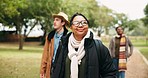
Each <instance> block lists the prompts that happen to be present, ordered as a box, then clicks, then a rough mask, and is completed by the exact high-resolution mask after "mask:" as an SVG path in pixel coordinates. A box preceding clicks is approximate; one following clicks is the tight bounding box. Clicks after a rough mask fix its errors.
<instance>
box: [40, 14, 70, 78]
mask: <svg viewBox="0 0 148 78" xmlns="http://www.w3.org/2000/svg"><path fill="white" fill-rule="evenodd" d="M53 18H54V21H53V26H54V27H53V28H54V30H53V31H51V32H50V33H49V34H48V36H47V37H46V41H45V45H44V51H43V54H42V60H41V67H40V78H50V73H51V72H50V71H51V65H52V64H53V63H54V61H55V58H58V57H57V56H56V55H57V49H58V46H59V42H60V39H61V37H62V36H65V35H66V34H67V32H68V30H67V29H66V27H65V26H66V25H68V23H69V22H68V16H67V15H66V14H65V13H64V12H59V13H58V14H54V15H53Z"/></svg>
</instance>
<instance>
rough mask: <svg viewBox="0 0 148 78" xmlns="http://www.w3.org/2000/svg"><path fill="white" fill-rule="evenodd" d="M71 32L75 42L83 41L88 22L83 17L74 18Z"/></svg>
mask: <svg viewBox="0 0 148 78" xmlns="http://www.w3.org/2000/svg"><path fill="white" fill-rule="evenodd" d="M71 30H72V32H73V34H74V37H75V38H76V39H77V40H81V39H83V37H84V36H85V35H86V34H87V31H88V22H87V21H86V20H85V18H84V17H83V16H76V17H74V19H73V21H72V26H71Z"/></svg>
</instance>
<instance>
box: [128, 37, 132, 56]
mask: <svg viewBox="0 0 148 78" xmlns="http://www.w3.org/2000/svg"><path fill="white" fill-rule="evenodd" d="M127 39H128V45H129V47H130V54H129V56H128V57H130V56H131V55H132V53H133V44H132V42H131V41H130V39H129V38H127Z"/></svg>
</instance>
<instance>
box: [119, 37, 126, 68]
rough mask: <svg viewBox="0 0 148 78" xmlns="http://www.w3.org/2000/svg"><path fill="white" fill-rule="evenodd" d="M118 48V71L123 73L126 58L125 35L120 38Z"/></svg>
mask: <svg viewBox="0 0 148 78" xmlns="http://www.w3.org/2000/svg"><path fill="white" fill-rule="evenodd" d="M120 38H121V39H120V48H119V71H125V70H126V69H127V67H126V63H127V61H126V57H125V46H126V38H125V35H121V36H120Z"/></svg>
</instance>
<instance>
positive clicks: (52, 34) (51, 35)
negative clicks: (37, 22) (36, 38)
mask: <svg viewBox="0 0 148 78" xmlns="http://www.w3.org/2000/svg"><path fill="white" fill-rule="evenodd" d="M55 32H56V30H52V31H51V32H50V33H49V34H48V40H49V41H50V40H51V39H52V38H53V37H54V34H55ZM67 32H68V30H67V29H66V27H64V32H63V36H65V35H66V34H67Z"/></svg>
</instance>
